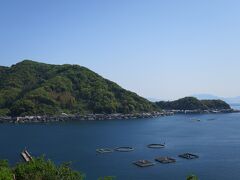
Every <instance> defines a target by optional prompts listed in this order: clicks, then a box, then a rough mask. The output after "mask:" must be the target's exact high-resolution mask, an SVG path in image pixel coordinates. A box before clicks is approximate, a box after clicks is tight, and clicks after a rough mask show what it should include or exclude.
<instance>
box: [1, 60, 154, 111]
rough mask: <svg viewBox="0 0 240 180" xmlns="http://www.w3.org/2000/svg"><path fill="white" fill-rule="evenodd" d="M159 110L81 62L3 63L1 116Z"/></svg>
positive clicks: (27, 61)
mask: <svg viewBox="0 0 240 180" xmlns="http://www.w3.org/2000/svg"><path fill="white" fill-rule="evenodd" d="M156 109H157V106H156V105H155V104H154V103H151V102H149V101H148V100H146V99H144V98H142V97H140V96H138V95H137V94H135V93H133V92H130V91H127V90H125V89H123V88H121V87H120V86H119V85H117V84H116V83H114V82H111V81H109V80H107V79H104V78H102V77H101V76H100V75H98V74H96V73H94V72H92V71H90V70H89V69H87V68H85V67H81V66H78V65H50V64H44V63H38V62H34V61H30V60H24V61H22V62H20V63H18V64H16V65H13V66H11V67H2V66H0V116H1V115H11V116H19V115H45V114H46V115H53V114H60V113H62V112H64V113H116V112H119V113H134V112H149V111H153V110H156Z"/></svg>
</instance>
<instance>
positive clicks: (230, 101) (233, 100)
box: [192, 94, 240, 104]
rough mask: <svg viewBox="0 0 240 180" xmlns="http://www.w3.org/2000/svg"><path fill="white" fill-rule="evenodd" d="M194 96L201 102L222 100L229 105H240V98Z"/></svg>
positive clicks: (206, 95)
mask: <svg viewBox="0 0 240 180" xmlns="http://www.w3.org/2000/svg"><path fill="white" fill-rule="evenodd" d="M192 96H193V97H196V98H198V99H200V100H202V99H209V100H212V99H220V100H223V101H225V102H227V103H228V104H240V96H235V97H221V96H216V95H212V94H194V95H192Z"/></svg>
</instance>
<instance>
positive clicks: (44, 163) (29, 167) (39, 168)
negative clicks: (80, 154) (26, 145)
mask: <svg viewBox="0 0 240 180" xmlns="http://www.w3.org/2000/svg"><path fill="white" fill-rule="evenodd" d="M14 177H15V179H16V180H44V179H46V180H59V179H62V180H84V179H85V176H84V174H82V173H80V172H78V171H74V170H72V169H71V168H70V166H69V163H64V164H62V165H59V166H57V165H55V164H54V163H53V162H52V161H50V160H45V159H44V158H43V157H41V158H36V159H33V160H32V161H30V162H28V163H18V164H17V165H16V166H15V167H10V166H9V164H8V162H7V161H6V160H2V161H0V180H12V179H14Z"/></svg>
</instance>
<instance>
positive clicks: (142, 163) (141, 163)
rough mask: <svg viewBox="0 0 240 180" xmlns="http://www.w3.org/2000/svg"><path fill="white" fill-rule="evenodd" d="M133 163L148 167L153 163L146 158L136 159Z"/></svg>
mask: <svg viewBox="0 0 240 180" xmlns="http://www.w3.org/2000/svg"><path fill="white" fill-rule="evenodd" d="M133 164H135V165H136V166H139V167H148V166H153V165H154V164H155V163H154V162H151V161H148V160H138V161H136V162H133Z"/></svg>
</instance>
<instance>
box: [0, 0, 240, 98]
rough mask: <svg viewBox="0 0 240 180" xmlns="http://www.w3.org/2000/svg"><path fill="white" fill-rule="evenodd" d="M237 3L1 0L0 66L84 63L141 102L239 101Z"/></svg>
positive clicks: (239, 25) (213, 0)
mask: <svg viewBox="0 0 240 180" xmlns="http://www.w3.org/2000/svg"><path fill="white" fill-rule="evenodd" d="M239 9H240V1H239V0H1V1H0V51H1V53H0V64H1V65H5V66H10V65H12V64H15V63H17V62H19V61H21V60H23V59H32V60H36V61H41V62H46V63H52V64H64V63H69V64H79V65H82V66H86V67H88V68H90V69H92V70H93V71H95V72H97V73H99V74H100V75H102V76H104V77H105V78H108V79H110V80H112V81H115V82H117V83H118V84H120V85H121V86H122V87H124V88H126V89H129V90H132V91H135V92H137V93H138V94H139V95H142V96H144V97H153V98H161V99H176V98H179V97H183V96H187V95H191V94H197V93H211V94H215V95H218V96H237V95H240V83H239V77H240V70H239V68H240V10H239Z"/></svg>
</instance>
